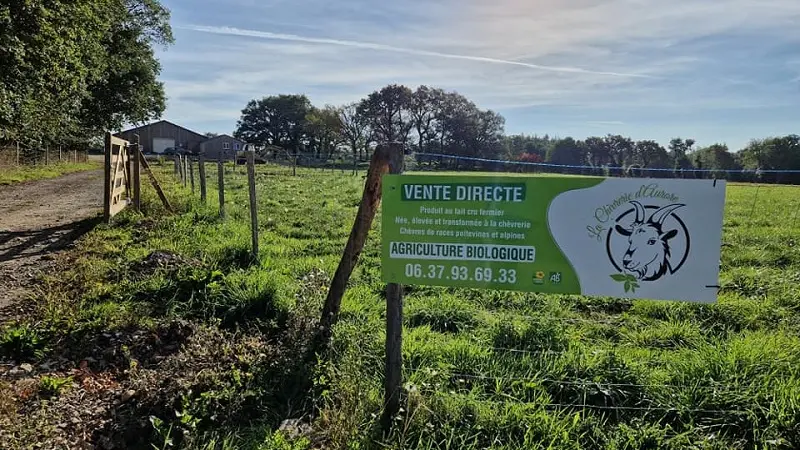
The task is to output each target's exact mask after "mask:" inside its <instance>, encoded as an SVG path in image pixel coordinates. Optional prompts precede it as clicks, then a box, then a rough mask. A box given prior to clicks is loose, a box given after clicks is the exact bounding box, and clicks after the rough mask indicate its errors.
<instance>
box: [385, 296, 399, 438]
mask: <svg viewBox="0 0 800 450" xmlns="http://www.w3.org/2000/svg"><path fill="white" fill-rule="evenodd" d="M402 369H403V286H402V285H400V284H397V283H389V284H387V285H386V367H385V379H384V392H383V415H382V416H381V427H382V428H383V431H384V433H388V432H389V430H390V429H391V428H392V419H393V418H394V416H395V415H397V412H398V411H400V386H401V385H402V383H403V380H402Z"/></svg>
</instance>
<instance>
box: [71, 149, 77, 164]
mask: <svg viewBox="0 0 800 450" xmlns="http://www.w3.org/2000/svg"><path fill="white" fill-rule="evenodd" d="M72 159H74V160H75V161H74V162H76V163H77V162H78V149H77V148H73V149H72Z"/></svg>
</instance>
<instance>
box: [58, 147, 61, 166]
mask: <svg viewBox="0 0 800 450" xmlns="http://www.w3.org/2000/svg"><path fill="white" fill-rule="evenodd" d="M58 162H61V146H60V145H59V146H58Z"/></svg>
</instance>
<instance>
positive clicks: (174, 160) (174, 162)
mask: <svg viewBox="0 0 800 450" xmlns="http://www.w3.org/2000/svg"><path fill="white" fill-rule="evenodd" d="M172 164H173V165H174V166H175V175H178V176H180V174H181V172H180V170H179V169H178V167H179V166H178V155H173V156H172Z"/></svg>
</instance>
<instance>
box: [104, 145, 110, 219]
mask: <svg viewBox="0 0 800 450" xmlns="http://www.w3.org/2000/svg"><path fill="white" fill-rule="evenodd" d="M105 150H106V151H105V162H104V164H103V172H105V173H104V175H105V182H104V189H103V220H105V221H106V222H109V221H111V133H106V148H105Z"/></svg>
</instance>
